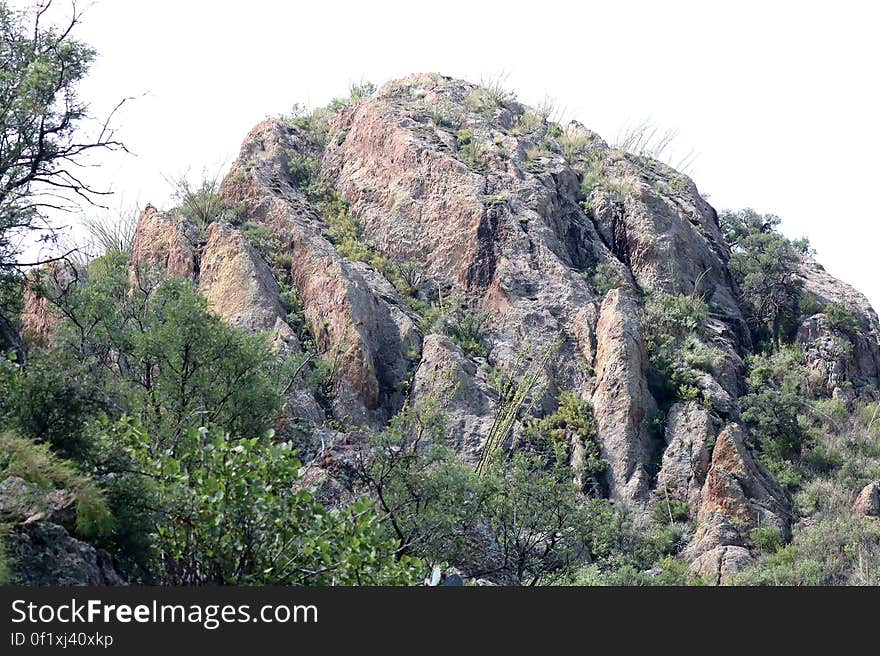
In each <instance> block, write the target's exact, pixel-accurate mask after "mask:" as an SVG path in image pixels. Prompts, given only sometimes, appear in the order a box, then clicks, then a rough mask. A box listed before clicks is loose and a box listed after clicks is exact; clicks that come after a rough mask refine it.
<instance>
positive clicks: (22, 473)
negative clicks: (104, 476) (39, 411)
mask: <svg viewBox="0 0 880 656" xmlns="http://www.w3.org/2000/svg"><path fill="white" fill-rule="evenodd" d="M7 476H17V477H19V478H23V479H24V480H26V481H28V482H30V483H34V484H36V485H39V486H40V487H42V488H44V489H45V490H47V491H48V490H53V489H62V490H69V491H70V492H72V493H73V494H74V495H75V497H76V530H77V533H78V534H79V535H81V536H83V537H93V536H98V535H101V534H104V533H107V532H108V531H109V530H110V529H111V526H112V521H113V519H112V516H111V514H110V510H109V508H108V506H107V500H106V498H105V497H104V493H103V491H102V490H101V489H100V488H98V487H97V486H96V485H95V483H94V482H93V481H92V480H91V479H89V478H88V477H86V476H84V475H82V474H80V473H79V472H78V471H77V469H76V466H75V465H74V464H73V463H71V462H69V461H66V460H63V459H61V458H59V457H57V456H56V455H54V454H53V453H52V452H51V451H50V450H49V447H48V445H47V444H38V443H36V442H34V441H33V440H29V439H25V438H22V437H16V436H13V435H10V434H8V433H7V434H3V435H0V478H6V477H7Z"/></svg>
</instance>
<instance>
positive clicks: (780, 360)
mask: <svg viewBox="0 0 880 656" xmlns="http://www.w3.org/2000/svg"><path fill="white" fill-rule="evenodd" d="M748 364H749V376H748V379H747V382H748V387H749V391H748V393H747V394H745V395H743V396H742V397H740V405H741V408H742V418H743V421H744V422H745V423H746V425H747V426H748V427H749V428H750V429H751V431H752V433H753V434H754V435H755V436H757V437H758V440H759V443H760V446H761V450H762V453H763V455H764V457H765V458H766V459H767V460H769V461H770V462H769V463H768V464H772V463H777V464H778V463H781V462H784V461H789V460H792V459H794V458H796V457H797V456H799V455H800V453H801V449H802V447H803V445H804V442H805V440H806V437H807V435H806V433H805V431H804V430H803V427H802V425H801V422H800V419H799V415H800V413H801V411H802V410H803V408H804V399H805V398H809V393H808V385H807V374H806V371H805V367H804V360H803V354H802V353H801V352H800V350H799V349H798V348H796V347H786V348H783V349H781V350H780V351H778V352H776V353H773V354H770V355H754V356H751V357H750V358H749V359H748Z"/></svg>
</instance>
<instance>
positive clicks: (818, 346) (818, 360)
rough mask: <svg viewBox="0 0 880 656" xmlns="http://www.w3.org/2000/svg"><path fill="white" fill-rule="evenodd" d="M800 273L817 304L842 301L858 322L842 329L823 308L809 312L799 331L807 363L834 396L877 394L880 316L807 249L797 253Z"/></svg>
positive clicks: (872, 397) (879, 389)
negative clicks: (810, 313) (818, 311)
mask: <svg viewBox="0 0 880 656" xmlns="http://www.w3.org/2000/svg"><path fill="white" fill-rule="evenodd" d="M800 275H801V277H802V278H803V283H804V291H805V292H806V293H807V294H810V295H812V296H813V297H814V298H815V299H816V300H817V301H818V302H819V304H820V305H822V306H826V305H828V304H830V303H836V304H839V305H842V306H843V307H845V308H847V309H848V310H850V311H851V312H853V313H854V316H855V317H856V318H857V322H858V323H859V324H860V325H858V327H857V329H856V330H855V331H852V330H850V331H845V330H840V329H835V328H834V327H832V326H831V325H830V323H829V321H828V317H827V316H826V315H825V314H824V313H819V314H817V315H814V316H812V317H809V318H807V319H806V320H805V321H804V323H803V325H801V327H800V329H799V330H798V333H797V341H798V342H799V343H800V344H802V345H803V347H804V350H805V355H806V358H807V364H808V365H809V366H810V367H811V368H812V369H813V370H814V371H816V372H817V373H818V374H819V375H820V376H821V378H822V380H823V381H824V384H825V386H826V391H827V392H828V393H829V394H832V395H833V396H835V397H842V398H847V399H851V398H854V397H861V398H865V399H870V400H880V320H878V318H877V313H876V312H875V311H874V308H872V307H871V304H870V303H869V302H868V299H867V298H865V296H864V295H863V294H861V293H860V292H858V291H856V290H855V289H853V288H852V287H851V286H850V285H847V284H846V283H844V282H842V281H840V280H838V279H837V278H834V277H833V276H831V275H830V274H828V272H827V271H825V269H824V268H823V267H822V265H820V264H819V263H818V262H816V260H814V259H813V258H812V257H810V256H809V255H803V256H802V257H801V262H800Z"/></svg>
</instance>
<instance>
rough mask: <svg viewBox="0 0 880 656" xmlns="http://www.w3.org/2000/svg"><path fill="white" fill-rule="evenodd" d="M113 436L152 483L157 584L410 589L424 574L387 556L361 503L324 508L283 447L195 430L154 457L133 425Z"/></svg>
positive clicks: (388, 546) (389, 547)
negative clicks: (405, 586) (390, 586)
mask: <svg viewBox="0 0 880 656" xmlns="http://www.w3.org/2000/svg"><path fill="white" fill-rule="evenodd" d="M119 436H120V438H121V439H122V440H123V441H125V442H126V446H127V448H128V450H129V452H130V454H131V455H132V457H133V458H134V460H135V461H136V462H138V463H139V465H140V467H141V468H142V470H143V471H144V472H145V473H146V474H147V475H149V476H150V477H151V479H152V481H153V487H154V495H155V499H156V502H157V504H158V507H159V508H160V509H161V510H160V512H158V513H155V514H154V515H153V518H152V521H153V524H154V527H153V539H154V540H155V543H156V546H157V548H158V550H159V553H160V554H161V558H160V560H159V563H158V565H159V567H160V568H161V578H162V580H163V582H165V583H168V584H174V585H182V584H189V585H194V584H205V583H214V584H229V583H237V584H266V583H274V584H282V583H284V584H312V585H321V584H323V585H331V584H336V585H356V584H360V585H370V584H379V583H382V584H411V583H414V582H415V581H416V580H417V579H418V578H419V577H421V576H423V575H424V571H423V565H422V564H421V563H420V562H419V561H417V560H415V559H413V558H408V557H404V558H401V559H395V558H394V556H393V544H392V543H391V542H390V541H389V540H388V539H387V536H386V534H385V532H384V529H383V528H382V526H381V525H380V523H379V520H378V518H377V517H376V515H375V514H373V513H372V512H371V510H370V507H369V504H368V502H358V503H356V504H354V505H352V506H349V507H347V508H344V509H340V510H335V511H328V510H326V509H325V508H324V507H323V506H322V505H321V504H320V503H318V502H317V501H316V500H315V499H314V497H313V495H312V493H311V491H310V490H309V489H307V488H302V487H301V486H299V485H298V481H299V479H300V471H301V464H300V462H299V461H298V460H297V459H295V458H294V457H293V454H292V451H291V447H290V444H289V443H277V444H276V443H273V442H271V441H269V440H261V439H258V438H250V439H246V438H239V439H233V438H230V437H229V436H228V435H227V434H222V433H214V432H212V431H209V430H208V429H207V428H204V427H203V428H200V429H198V430H193V431H190V432H189V433H188V434H187V436H186V439H184V440H182V441H181V442H180V444H179V445H178V447H177V448H173V449H165V450H161V451H158V452H156V451H154V450H153V449H152V448H151V444H152V442H153V440H152V439H150V438H148V437H147V435H146V434H145V433H144V432H143V431H142V430H141V429H139V428H138V427H137V426H136V425H134V424H131V423H129V424H126V425H124V427H123V430H122V431H120V433H119Z"/></svg>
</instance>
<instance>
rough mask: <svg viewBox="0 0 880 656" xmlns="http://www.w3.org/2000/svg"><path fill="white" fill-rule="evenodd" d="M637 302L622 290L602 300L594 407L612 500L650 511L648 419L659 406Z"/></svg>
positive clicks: (650, 450) (613, 291) (597, 338)
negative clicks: (653, 393) (650, 377)
mask: <svg viewBox="0 0 880 656" xmlns="http://www.w3.org/2000/svg"><path fill="white" fill-rule="evenodd" d="M639 317H640V313H639V309H638V306H637V305H636V303H635V301H633V300H632V299H631V298H629V297H628V296H627V295H626V294H624V293H622V292H621V291H620V290H617V289H615V290H612V291H610V292H609V293H608V294H607V296H606V297H605V300H604V301H603V302H602V309H601V310H600V312H599V323H598V327H597V328H596V341H597V343H598V346H597V349H596V381H597V383H596V390H595V392H594V393H593V398H592V402H593V406H594V408H595V413H596V422H597V424H598V435H599V442H600V444H601V447H602V455H603V457H604V458H605V459H607V460H608V462H609V464H610V467H609V470H610V471H609V477H608V489H609V492H610V495H611V498H612V499H620V500H622V501H624V502H625V503H628V504H630V505H633V506H634V507H636V508H641V509H643V508H644V505H645V503H646V502H647V499H648V492H649V485H650V477H649V474H648V465H649V463H650V461H651V457H652V454H653V452H654V444H653V440H652V438H651V435H650V432H649V430H648V418H649V414H650V412H651V410H653V409H654V408H655V407H656V404H655V402H654V399H653V397H652V396H651V393H650V391H649V390H648V383H647V381H646V379H645V372H646V367H647V355H646V353H645V344H644V341H643V339H642V336H641V332H640V327H639Z"/></svg>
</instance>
